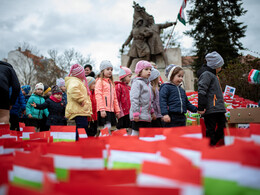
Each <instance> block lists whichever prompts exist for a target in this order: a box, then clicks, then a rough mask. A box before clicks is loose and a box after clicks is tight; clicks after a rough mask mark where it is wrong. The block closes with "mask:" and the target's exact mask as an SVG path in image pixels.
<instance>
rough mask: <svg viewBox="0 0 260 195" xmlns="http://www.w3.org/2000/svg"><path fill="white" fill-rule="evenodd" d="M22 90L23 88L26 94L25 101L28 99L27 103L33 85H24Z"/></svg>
mask: <svg viewBox="0 0 260 195" xmlns="http://www.w3.org/2000/svg"><path fill="white" fill-rule="evenodd" d="M21 90H22V93H23V95H24V98H25V101H26V103H27V102H28V100H29V98H30V95H29V93H30V91H31V87H30V85H23V86H22V87H21Z"/></svg>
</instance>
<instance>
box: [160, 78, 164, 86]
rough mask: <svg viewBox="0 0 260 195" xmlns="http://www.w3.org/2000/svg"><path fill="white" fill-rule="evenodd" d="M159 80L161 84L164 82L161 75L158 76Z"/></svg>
mask: <svg viewBox="0 0 260 195" xmlns="http://www.w3.org/2000/svg"><path fill="white" fill-rule="evenodd" d="M159 80H160V83H161V84H163V83H164V82H163V79H162V77H161V76H160V77H159Z"/></svg>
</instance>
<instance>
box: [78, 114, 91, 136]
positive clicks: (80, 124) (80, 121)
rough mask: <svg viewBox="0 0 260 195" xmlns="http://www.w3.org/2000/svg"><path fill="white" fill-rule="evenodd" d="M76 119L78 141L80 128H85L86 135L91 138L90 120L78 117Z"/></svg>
mask: <svg viewBox="0 0 260 195" xmlns="http://www.w3.org/2000/svg"><path fill="white" fill-rule="evenodd" d="M74 119H75V122H76V140H78V139H79V132H78V128H84V129H85V131H86V134H87V135H88V136H89V132H88V131H89V130H88V118H87V117H86V116H76V117H75V118H74Z"/></svg>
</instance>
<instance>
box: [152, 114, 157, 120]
mask: <svg viewBox="0 0 260 195" xmlns="http://www.w3.org/2000/svg"><path fill="white" fill-rule="evenodd" d="M156 119H157V118H156V115H155V114H154V113H153V114H152V120H153V121H154V120H156Z"/></svg>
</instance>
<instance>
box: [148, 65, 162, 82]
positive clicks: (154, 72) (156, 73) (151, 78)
mask: <svg viewBox="0 0 260 195" xmlns="http://www.w3.org/2000/svg"><path fill="white" fill-rule="evenodd" d="M159 76H160V72H159V71H158V70H157V69H155V68H152V71H151V75H150V77H149V78H148V80H149V81H150V82H151V81H153V80H154V79H156V78H157V77H159Z"/></svg>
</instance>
